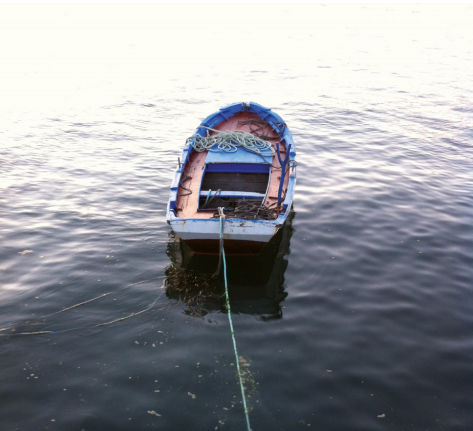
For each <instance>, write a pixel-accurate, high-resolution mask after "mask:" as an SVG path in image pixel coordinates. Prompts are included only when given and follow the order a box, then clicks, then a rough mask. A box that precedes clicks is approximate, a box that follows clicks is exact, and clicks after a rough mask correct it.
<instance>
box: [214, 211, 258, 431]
mask: <svg viewBox="0 0 473 431" xmlns="http://www.w3.org/2000/svg"><path fill="white" fill-rule="evenodd" d="M218 210H219V213H220V253H221V255H222V258H223V276H224V279H225V297H226V305H227V313H228V321H229V323H230V330H231V332H232V340H233V350H234V352H235V359H236V364H237V370H238V378H239V379H240V388H241V397H242V399H243V407H244V409H245V416H246V426H247V427H248V431H251V426H250V417H249V416H248V407H247V406H246V397H245V388H244V387H243V377H242V375H241V371H240V361H239V360H238V351H237V346H236V340H235V331H234V329H233V323H232V315H231V311H230V297H229V296H228V283H227V264H226V262H225V250H224V249H223V226H224V224H225V214H223V208H219V209H218Z"/></svg>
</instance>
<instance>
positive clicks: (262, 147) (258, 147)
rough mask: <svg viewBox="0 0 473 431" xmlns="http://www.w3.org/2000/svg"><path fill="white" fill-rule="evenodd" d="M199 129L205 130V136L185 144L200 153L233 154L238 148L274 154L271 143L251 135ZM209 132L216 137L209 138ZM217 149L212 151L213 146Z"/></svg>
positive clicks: (196, 137)
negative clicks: (221, 152) (220, 152)
mask: <svg viewBox="0 0 473 431" xmlns="http://www.w3.org/2000/svg"><path fill="white" fill-rule="evenodd" d="M199 128H202V129H207V136H199V135H196V136H191V137H190V138H188V139H187V140H186V144H190V145H192V147H194V150H195V151H197V152H199V153H202V152H203V151H212V152H219V151H224V152H227V153H234V152H236V151H237V149H238V147H242V148H243V149H246V150H249V151H251V152H253V153H256V154H259V155H262V152H263V151H271V156H272V155H273V154H274V150H273V147H272V146H271V143H270V142H268V141H265V140H264V139H261V138H258V137H257V136H255V135H253V134H252V133H246V132H242V131H223V132H222V131H220V130H215V129H212V128H210V127H205V126H199ZM209 131H212V132H216V133H217V134H216V135H213V136H210V135H209ZM215 145H216V146H217V149H212V148H213V147H214V146H215Z"/></svg>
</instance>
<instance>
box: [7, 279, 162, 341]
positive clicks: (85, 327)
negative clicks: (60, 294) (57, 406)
mask: <svg viewBox="0 0 473 431" xmlns="http://www.w3.org/2000/svg"><path fill="white" fill-rule="evenodd" d="M160 278H165V279H166V278H167V277H166V276H164V277H155V278H150V279H148V280H142V281H138V282H137V283H133V284H128V285H126V286H123V287H121V288H119V289H117V290H116V291H114V292H107V293H104V294H102V295H99V296H96V297H95V298H92V299H89V300H87V301H84V302H79V303H78V304H75V305H72V306H70V307H67V308H63V309H62V310H59V311H56V312H55V313H51V314H48V315H46V316H43V317H41V319H46V318H47V317H51V316H54V315H56V314H59V313H64V312H65V311H69V310H72V309H74V308H77V307H80V306H82V305H85V304H88V303H90V302H93V301H96V300H97V299H100V298H104V297H105V296H108V295H111V294H112V293H117V292H119V291H120V290H123V289H127V288H128V287H132V286H137V285H138V284H143V283H149V282H150V281H154V280H158V279H160ZM162 288H164V283H163V286H162ZM163 293H164V290H163V291H162V292H161V293H160V294H159V295H158V297H157V298H156V299H155V300H154V301H153V302H152V303H151V304H150V305H149V306H148V307H146V308H145V309H144V310H141V311H138V312H136V313H131V314H130V315H128V316H125V317H120V318H118V319H115V320H112V321H110V322H105V323H99V324H97V325H89V326H82V327H80V328H72V329H63V330H59V331H35V332H15V329H14V327H15V326H16V325H18V323H12V324H10V325H9V326H7V327H5V328H0V332H3V331H7V330H11V331H12V332H10V333H8V334H0V337H1V336H12V335H45V334H56V333H58V332H66V331H75V330H78V329H87V328H98V327H100V326H106V325H111V324H112V323H116V322H120V321H122V320H126V319H129V318H131V317H134V316H137V315H139V314H141V313H144V312H145V311H148V310H149V309H151V308H153V307H154V306H155V305H156V303H157V302H158V300H159V298H160V297H161V296H162V294H163ZM41 319H40V320H41ZM38 323H42V322H32V324H38ZM11 328H13V329H11Z"/></svg>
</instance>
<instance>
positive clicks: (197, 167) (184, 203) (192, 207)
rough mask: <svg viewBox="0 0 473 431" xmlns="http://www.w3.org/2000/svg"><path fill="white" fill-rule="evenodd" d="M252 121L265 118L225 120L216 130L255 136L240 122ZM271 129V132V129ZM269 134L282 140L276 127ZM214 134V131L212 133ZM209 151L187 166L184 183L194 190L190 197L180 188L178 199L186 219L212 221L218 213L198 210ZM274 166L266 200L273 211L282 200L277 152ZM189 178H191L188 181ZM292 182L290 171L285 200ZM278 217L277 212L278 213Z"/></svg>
mask: <svg viewBox="0 0 473 431" xmlns="http://www.w3.org/2000/svg"><path fill="white" fill-rule="evenodd" d="M248 119H254V120H261V118H260V117H259V116H258V115H256V114H253V113H248V112H242V113H240V114H238V115H235V116H233V117H230V118H229V119H228V120H226V121H222V122H221V123H220V124H218V125H217V126H215V127H214V128H215V129H216V130H219V131H227V130H241V131H244V132H248V133H251V130H250V125H249V124H239V122H244V121H247V120H248ZM253 127H254V125H253ZM268 129H269V130H268ZM265 132H267V134H268V136H270V137H274V138H276V137H278V134H277V133H276V131H274V130H273V129H272V128H270V127H267V128H266V130H265ZM211 134H214V132H211ZM270 142H271V144H272V146H273V149H274V151H275V152H276V142H277V140H271V141H270ZM280 151H281V158H282V159H283V160H284V157H285V156H286V146H285V145H284V144H280ZM207 153H208V152H207V151H205V152H203V153H197V152H193V153H192V154H191V156H190V157H189V161H188V162H187V163H186V165H185V166H184V173H183V175H182V177H181V184H182V185H183V186H184V187H185V188H186V189H189V190H190V191H192V193H191V194H189V190H185V189H184V188H182V187H179V190H178V196H177V210H176V211H177V216H178V217H182V218H212V216H213V214H214V212H215V211H214V210H197V208H198V204H199V192H200V189H199V188H200V184H201V182H202V175H203V172H204V167H205V159H206V157H207ZM272 165H273V167H271V176H270V184H269V189H268V194H267V195H266V198H265V200H264V205H266V206H270V205H271V208H276V206H277V200H278V190H279V183H280V180H281V169H280V167H281V165H280V164H279V160H278V157H277V155H276V153H275V154H274V156H273V160H272ZM186 177H188V178H187V179H186V180H185V181H182V180H184V179H185V178H186ZM288 183H289V174H288V173H287V172H286V177H285V179H284V186H283V193H282V198H284V196H285V190H286V189H287V185H288ZM275 215H276V210H275Z"/></svg>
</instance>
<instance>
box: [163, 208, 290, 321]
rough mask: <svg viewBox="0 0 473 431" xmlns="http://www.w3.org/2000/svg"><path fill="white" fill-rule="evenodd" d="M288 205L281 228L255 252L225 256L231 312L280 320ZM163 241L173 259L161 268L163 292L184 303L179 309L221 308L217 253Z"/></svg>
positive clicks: (197, 311)
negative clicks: (164, 290)
mask: <svg viewBox="0 0 473 431" xmlns="http://www.w3.org/2000/svg"><path fill="white" fill-rule="evenodd" d="M294 217H295V212H294V211H293V210H291V212H290V214H289V216H288V218H287V221H286V223H285V225H284V227H283V228H282V229H280V230H279V231H278V233H277V234H276V235H275V236H274V237H273V238H272V239H271V241H270V242H269V243H268V244H267V245H266V246H265V248H264V249H263V250H262V252H261V253H260V254H259V255H258V256H227V257H226V263H227V281H228V292H229V295H230V306H231V311H232V313H242V314H252V315H255V316H258V318H260V319H261V320H274V319H280V318H281V317H282V315H283V313H282V302H283V301H284V299H285V298H286V296H287V295H288V293H287V292H286V291H285V289H284V273H285V271H286V268H287V264H288V262H287V259H286V255H288V254H289V245H290V240H291V236H292V232H293V228H292V220H293V219H294ZM171 235H172V236H173V237H174V240H173V241H171V242H170V243H169V244H168V247H167V254H168V256H169V257H170V259H171V261H172V264H171V265H169V266H168V267H167V268H166V275H167V276H168V279H167V283H166V295H167V296H168V297H169V298H172V299H175V300H177V301H180V302H182V303H184V304H185V305H186V308H185V310H184V312H185V313H186V314H188V315H190V316H194V317H203V316H204V315H206V314H208V313H211V312H220V311H225V287H224V281H223V270H222V272H221V273H220V274H219V276H218V277H217V278H216V279H215V280H214V279H212V278H211V275H212V274H213V273H214V272H215V270H216V268H217V266H218V261H219V257H218V256H208V255H199V254H195V253H194V252H193V251H192V250H191V249H190V248H189V247H188V246H187V244H186V243H185V242H184V241H181V240H180V239H179V237H177V236H174V234H173V233H171Z"/></svg>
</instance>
